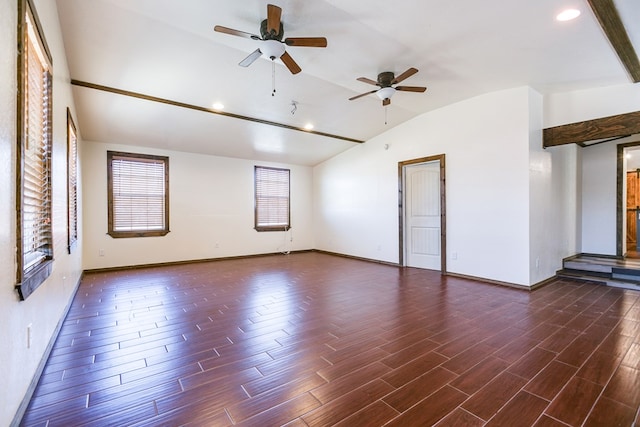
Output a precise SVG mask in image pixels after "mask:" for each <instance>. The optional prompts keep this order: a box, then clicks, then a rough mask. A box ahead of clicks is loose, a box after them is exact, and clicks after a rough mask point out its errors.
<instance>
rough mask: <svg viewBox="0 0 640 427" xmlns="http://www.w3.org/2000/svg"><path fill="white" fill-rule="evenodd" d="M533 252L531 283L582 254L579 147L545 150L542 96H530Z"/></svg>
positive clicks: (530, 179) (530, 176)
mask: <svg viewBox="0 0 640 427" xmlns="http://www.w3.org/2000/svg"><path fill="white" fill-rule="evenodd" d="M529 99H530V106H531V108H530V131H531V136H530V139H529V191H530V198H529V215H530V221H529V251H530V258H529V262H530V266H529V269H530V283H531V284H535V283H539V282H541V281H543V280H545V279H547V278H549V277H552V276H553V275H555V273H556V272H557V271H558V270H559V269H561V268H562V259H563V258H565V257H568V256H570V255H574V254H576V253H577V252H578V251H579V245H578V236H579V234H580V232H579V231H580V230H579V226H578V217H579V205H578V200H579V194H580V191H581V189H580V182H579V171H578V167H577V166H578V151H577V150H578V148H577V146H576V145H574V144H571V145H565V146H560V147H552V148H548V149H544V148H542V127H543V125H542V121H543V117H542V114H543V108H542V102H543V100H542V96H540V95H539V94H537V93H536V92H534V91H531V95H530V98H529Z"/></svg>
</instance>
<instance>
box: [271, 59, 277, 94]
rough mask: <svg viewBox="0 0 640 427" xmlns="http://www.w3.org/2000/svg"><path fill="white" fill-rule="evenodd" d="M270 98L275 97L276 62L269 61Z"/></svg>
mask: <svg viewBox="0 0 640 427" xmlns="http://www.w3.org/2000/svg"><path fill="white" fill-rule="evenodd" d="M271 88H272V89H273V91H272V92H271V96H276V61H274V60H273V59H272V60H271Z"/></svg>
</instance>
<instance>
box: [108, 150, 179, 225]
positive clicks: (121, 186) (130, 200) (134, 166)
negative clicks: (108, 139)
mask: <svg viewBox="0 0 640 427" xmlns="http://www.w3.org/2000/svg"><path fill="white" fill-rule="evenodd" d="M109 168H110V230H109V231H110V233H111V232H113V233H115V234H116V235H117V234H118V233H125V234H126V233H130V234H131V233H132V234H134V235H135V234H136V233H145V232H168V212H167V206H168V203H167V202H168V198H167V197H168V195H167V188H166V187H167V176H168V175H167V172H168V171H167V168H168V159H167V158H166V157H160V156H146V155H145V156H142V155H136V154H126V153H114V152H109ZM162 234H166V233H162ZM138 235H144V234H138ZM154 235H158V234H154ZM116 237H123V236H116Z"/></svg>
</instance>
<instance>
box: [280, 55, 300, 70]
mask: <svg viewBox="0 0 640 427" xmlns="http://www.w3.org/2000/svg"><path fill="white" fill-rule="evenodd" d="M280 59H281V60H282V62H283V63H284V65H286V66H287V68H288V69H289V71H291V74H298V73H299V72H300V71H302V68H300V66H299V65H298V64H296V61H294V60H293V58H292V57H291V55H289V53H288V52H287V51H285V52H284V53H283V54H282V56H281V57H280Z"/></svg>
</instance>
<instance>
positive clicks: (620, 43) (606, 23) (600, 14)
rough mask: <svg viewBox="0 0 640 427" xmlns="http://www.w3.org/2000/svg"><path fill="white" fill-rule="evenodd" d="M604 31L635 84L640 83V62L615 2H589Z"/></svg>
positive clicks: (593, 0) (609, 0) (608, 0)
mask: <svg viewBox="0 0 640 427" xmlns="http://www.w3.org/2000/svg"><path fill="white" fill-rule="evenodd" d="M587 1H588V3H589V6H591V10H593V13H594V15H595V16H596V18H597V19H598V22H599V23H600V26H601V27H602V30H603V31H604V33H605V34H606V35H607V38H608V39H609V42H610V43H611V45H612V46H613V48H614V49H615V51H616V53H617V54H618V57H619V58H620V61H622V64H623V65H624V67H625V68H626V69H627V72H628V73H629V76H630V77H631V80H632V81H633V82H634V83H638V82H640V61H638V53H637V52H636V51H635V49H634V47H633V44H632V43H631V40H630V39H629V35H628V34H627V31H626V30H625V28H624V24H623V23H622V19H620V14H619V13H618V9H616V6H615V4H614V1H613V0H587Z"/></svg>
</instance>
